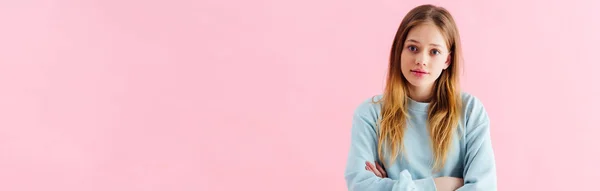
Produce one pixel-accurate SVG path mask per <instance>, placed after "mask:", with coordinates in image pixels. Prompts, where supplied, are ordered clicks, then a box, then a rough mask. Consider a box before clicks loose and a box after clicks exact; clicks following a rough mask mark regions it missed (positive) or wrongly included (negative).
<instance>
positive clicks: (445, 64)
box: [444, 53, 452, 70]
mask: <svg viewBox="0 0 600 191" xmlns="http://www.w3.org/2000/svg"><path fill="white" fill-rule="evenodd" d="M451 62H452V54H450V53H449V54H448V58H447V59H446V63H444V70H445V69H446V68H448V67H449V66H450V63H451Z"/></svg>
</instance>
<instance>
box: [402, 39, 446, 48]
mask: <svg viewBox="0 0 600 191" xmlns="http://www.w3.org/2000/svg"><path fill="white" fill-rule="evenodd" d="M406 41H408V42H414V43H417V44H421V42H419V41H417V40H414V39H408V40H406ZM429 45H432V46H437V47H442V46H440V45H439V44H434V43H431V44H429Z"/></svg>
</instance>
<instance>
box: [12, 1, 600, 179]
mask: <svg viewBox="0 0 600 191" xmlns="http://www.w3.org/2000/svg"><path fill="white" fill-rule="evenodd" d="M422 3H436V4H438V5H442V6H445V7H447V8H448V9H449V10H450V11H451V13H452V14H453V15H454V17H455V18H456V20H457V22H458V25H459V29H460V32H461V35H462V39H463V45H464V51H465V61H466V69H465V70H464V73H463V78H462V79H463V89H464V90H465V91H467V92H469V93H471V94H473V95H476V96H477V97H479V98H480V99H481V100H482V101H483V102H484V104H485V105H486V108H487V110H488V112H489V113H490V116H491V120H492V137H493V142H494V149H495V152H496V156H497V167H498V183H499V188H500V190H580V189H584V188H595V185H597V182H598V178H599V177H600V176H599V175H598V170H600V168H599V167H600V165H598V161H600V149H598V148H597V147H598V145H600V139H599V138H598V137H597V135H598V134H599V133H600V130H599V129H598V127H599V124H600V116H598V112H597V110H596V108H600V100H599V96H600V85H598V84H597V83H598V82H600V74H599V73H598V72H599V71H598V70H600V61H599V60H598V59H599V57H598V56H599V55H600V47H599V46H600V37H599V35H598V34H600V23H599V21H598V20H597V19H598V18H600V14H599V12H598V10H600V1H595V0H588V1H582V0H571V1H562V0H561V1H558V0H556V1H522V0H511V1H497V2H488V1H486V2H482V1H476V0H472V1H443V2H442V1H429V2H424V1H390V0H385V1H321V0H312V1H278V0H271V1H264V0H262V1H260V0H259V1H219V0H210V1H202V0H201V1H192V0H190V1H183V0H170V1H166V0H163V1H134V0H128V1H117V0H111V1H107V0H95V1H91V0H90V1H76V0H64V1H58V0H55V1H51V0H48V1H43V0H39V1H36V0H3V1H1V2H0V24H1V26H2V28H1V30H0V89H1V91H2V92H1V93H0V96H1V97H0V98H1V99H0V190H6V191H22V190H57V191H58V190H61V191H75V190H98V191H100V190H123V191H125V190H127V191H131V190H161V191H167V190H168V191H171V190H240V189H254V190H259V189H260V190H345V189H346V188H345V182H344V178H343V171H344V165H345V160H346V156H347V150H348V146H349V138H350V125H351V117H352V115H351V114H352V112H353V110H354V109H355V108H356V106H357V105H358V103H360V102H361V101H363V100H364V99H366V98H368V97H369V96H372V95H375V94H379V93H381V91H382V87H383V82H384V81H383V80H384V76H385V72H386V67H387V58H388V54H389V47H390V45H391V42H392V39H393V36H394V34H395V32H396V29H397V27H398V24H399V23H400V21H401V19H402V17H403V16H404V14H405V13H406V12H407V11H408V10H409V9H411V8H412V7H414V6H416V5H419V4H422Z"/></svg>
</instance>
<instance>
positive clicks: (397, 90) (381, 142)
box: [377, 5, 462, 170]
mask: <svg viewBox="0 0 600 191" xmlns="http://www.w3.org/2000/svg"><path fill="white" fill-rule="evenodd" d="M426 22H428V23H433V24H435V25H436V26H437V27H438V29H439V30H440V31H441V33H442V35H443V36H444V37H445V39H446V45H447V47H449V49H450V50H449V51H450V56H451V60H450V63H449V67H448V68H447V69H446V70H444V71H443V72H442V73H441V75H440V77H439V78H438V79H437V80H436V81H435V83H434V88H433V94H432V98H431V101H430V103H429V108H428V114H427V117H428V127H427V128H429V132H430V141H431V143H432V144H431V146H432V151H433V153H432V154H433V156H434V161H433V162H434V164H433V169H435V170H439V169H441V168H442V167H443V166H444V164H445V161H446V158H447V154H448V151H449V149H450V145H451V143H452V137H453V133H454V132H455V130H456V128H457V127H458V123H459V119H460V117H461V114H462V113H461V111H462V110H461V107H462V103H461V97H460V87H459V79H458V77H459V76H458V74H459V73H458V71H459V67H460V65H461V60H462V50H461V45H460V37H459V33H458V29H457V27H456V23H455V22H454V19H453V18H452V16H451V15H450V13H449V12H448V11H447V10H446V9H445V8H443V7H438V6H434V5H421V6H418V7H415V8H413V9H412V10H411V11H409V12H408V13H407V15H406V16H405V17H404V19H403V20H402V22H401V23H400V27H399V28H398V31H397V32H396V36H395V37H394V41H393V45H392V49H391V54H390V62H389V70H388V74H387V80H386V85H385V91H384V93H383V98H382V99H381V100H380V101H382V111H381V118H380V119H379V122H380V124H379V125H380V130H379V132H378V133H379V136H378V137H379V138H378V146H377V149H378V153H379V156H378V157H379V160H380V161H382V162H384V163H385V157H384V156H385V152H384V150H385V151H387V152H390V153H389V154H390V157H391V160H390V161H387V162H389V163H386V164H391V163H393V161H395V160H396V158H397V156H398V154H401V153H402V152H403V151H404V146H403V145H402V141H403V136H404V130H405V128H406V125H407V121H408V119H409V118H410V116H409V114H408V111H407V108H408V105H407V104H408V93H409V89H408V85H409V82H408V81H407V79H406V78H405V77H404V75H403V74H402V71H401V67H400V60H401V59H400V56H401V55H402V51H403V47H404V41H405V40H406V36H407V35H408V32H409V31H410V30H411V29H412V28H413V27H415V26H417V25H420V24H423V23H426ZM398 151H400V152H398Z"/></svg>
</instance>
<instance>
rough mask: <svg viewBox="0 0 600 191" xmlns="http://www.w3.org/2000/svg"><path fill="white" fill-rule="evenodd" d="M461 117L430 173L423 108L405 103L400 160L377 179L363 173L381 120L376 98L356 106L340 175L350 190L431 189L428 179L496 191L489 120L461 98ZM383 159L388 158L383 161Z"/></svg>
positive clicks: (472, 100)
mask: <svg viewBox="0 0 600 191" xmlns="http://www.w3.org/2000/svg"><path fill="white" fill-rule="evenodd" d="M461 97H462V100H463V117H462V119H461V121H460V124H459V128H457V131H456V133H455V134H454V137H453V141H452V145H451V150H450V152H449V154H448V157H447V160H446V165H445V166H444V168H443V169H442V170H441V171H439V172H435V173H434V172H433V168H432V164H433V154H432V149H431V141H430V139H429V133H428V129H427V127H426V124H427V108H428V106H429V103H422V102H416V101H414V100H412V99H409V109H408V111H409V115H410V119H409V121H408V126H407V128H406V129H405V133H404V141H403V144H404V149H405V152H404V154H403V155H402V157H398V158H397V159H396V161H395V162H394V163H393V164H392V165H390V166H384V168H385V170H386V172H387V174H388V178H379V177H377V176H376V175H375V174H373V173H372V172H370V171H368V170H366V169H365V162H366V161H370V162H371V163H373V162H375V161H377V162H379V160H378V159H377V158H378V157H377V156H378V155H377V132H378V131H379V129H378V128H379V126H378V125H377V124H376V122H377V120H378V118H379V117H380V116H381V105H380V104H379V103H378V104H375V103H373V101H379V100H380V99H381V98H382V96H381V95H377V96H375V97H374V98H369V99H367V100H365V101H364V102H363V103H361V104H360V105H359V106H358V108H357V109H356V110H355V112H354V116H353V120H352V130H351V131H352V133H351V143H350V150H349V153H348V158H347V161H346V170H345V173H344V176H345V179H346V184H347V186H348V189H349V190H351V191H392V190H393V191H405V190H415V191H416V190H423V191H428V190H436V188H435V183H434V181H433V178H436V177H442V176H452V177H459V178H463V179H464V186H462V187H461V188H460V189H458V190H459V191H470V190H485V191H493V190H497V186H496V165H495V159H494V152H493V149H492V142H491V139H490V121H489V118H488V115H487V112H486V111H485V108H484V106H483V104H482V103H481V101H480V100H479V99H477V98H476V97H474V96H472V95H470V94H468V93H464V92H463V93H462V95H461ZM386 158H387V159H388V160H389V157H386Z"/></svg>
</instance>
